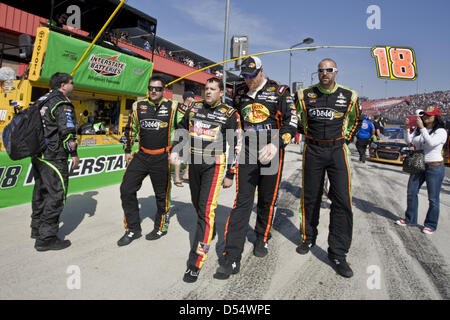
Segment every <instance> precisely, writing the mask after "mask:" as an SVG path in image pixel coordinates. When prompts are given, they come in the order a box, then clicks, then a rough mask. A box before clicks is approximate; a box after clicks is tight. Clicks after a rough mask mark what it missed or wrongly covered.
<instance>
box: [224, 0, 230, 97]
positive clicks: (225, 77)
mask: <svg viewBox="0 0 450 320" xmlns="http://www.w3.org/2000/svg"><path fill="white" fill-rule="evenodd" d="M229 15H230V0H227V4H226V8H225V35H224V39H223V61H226V60H227V53H228V23H229ZM222 80H223V88H224V94H223V97H222V102H225V98H226V95H227V63H226V62H225V63H224V64H223V75H222Z"/></svg>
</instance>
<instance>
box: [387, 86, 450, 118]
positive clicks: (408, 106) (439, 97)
mask: <svg viewBox="0 0 450 320" xmlns="http://www.w3.org/2000/svg"><path fill="white" fill-rule="evenodd" d="M430 105H433V106H436V107H438V108H439V109H440V110H441V111H442V116H443V118H444V119H447V118H449V117H450V90H449V91H435V92H431V93H422V94H416V95H411V96H409V97H405V98H404V100H403V101H402V102H400V103H399V104H397V105H395V106H393V107H391V108H387V109H384V110H383V115H384V116H385V117H386V118H388V119H390V120H394V121H403V119H405V117H406V116H408V115H414V114H415V112H416V110H418V109H423V108H424V107H425V106H430Z"/></svg>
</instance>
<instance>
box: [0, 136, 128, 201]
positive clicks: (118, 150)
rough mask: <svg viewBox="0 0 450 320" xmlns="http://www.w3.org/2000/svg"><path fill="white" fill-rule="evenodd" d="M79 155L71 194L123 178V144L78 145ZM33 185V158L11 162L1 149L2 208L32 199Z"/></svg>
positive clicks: (71, 176)
mask: <svg viewBox="0 0 450 320" xmlns="http://www.w3.org/2000/svg"><path fill="white" fill-rule="evenodd" d="M78 155H79V157H80V166H79V168H78V169H76V170H72V169H70V179H69V190H68V193H69V194H70V193H77V192H81V191H85V190H92V189H97V188H101V187H105V186H108V185H112V184H117V183H120V182H121V181H122V177H123V174H124V170H125V168H126V163H125V155H124V153H123V146H122V145H121V144H116V145H104V146H95V147H79V148H78ZM70 167H71V161H69V168H70ZM33 188H34V178H33V170H32V165H31V160H30V158H27V159H24V160H21V161H12V160H10V159H9V157H8V155H7V153H6V152H0V208H6V207H10V206H15V205H18V204H23V203H28V202H31V197H32V193H33Z"/></svg>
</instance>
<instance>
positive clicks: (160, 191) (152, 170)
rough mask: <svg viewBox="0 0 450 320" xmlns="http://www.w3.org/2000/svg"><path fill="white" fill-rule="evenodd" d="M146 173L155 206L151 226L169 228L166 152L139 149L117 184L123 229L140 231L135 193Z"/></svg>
mask: <svg viewBox="0 0 450 320" xmlns="http://www.w3.org/2000/svg"><path fill="white" fill-rule="evenodd" d="M149 174H150V180H151V181H152V185H153V190H154V192H155V198H156V207H157V212H156V214H155V224H154V226H155V229H157V230H160V231H167V229H168V227H169V210H170V189H171V181H170V164H169V158H168V154H167V153H163V154H159V155H149V154H146V153H144V152H143V151H139V152H138V153H136V154H135V156H134V157H133V159H132V160H131V162H130V164H129V165H128V167H127V169H126V171H125V174H124V176H123V180H122V184H121V185H120V198H121V199H122V208H123V211H124V213H125V217H124V224H125V229H126V231H132V232H136V231H139V232H140V231H141V230H142V229H141V222H140V218H139V203H138V200H137V196H136V194H137V191H138V190H139V189H140V188H141V186H142V181H143V180H144V179H145V177H146V176H147V175H149ZM147 210H148V209H147Z"/></svg>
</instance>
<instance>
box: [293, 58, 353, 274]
mask: <svg viewBox="0 0 450 320" xmlns="http://www.w3.org/2000/svg"><path fill="white" fill-rule="evenodd" d="M337 71H338V69H337V66H336V62H335V61H334V60H332V59H324V60H322V61H321V62H320V63H319V70H318V76H319V83H318V84H316V85H314V86H311V87H308V88H305V89H301V90H299V91H298V92H297V98H296V106H297V108H298V110H299V112H302V123H301V125H302V126H303V130H304V132H305V137H306V144H305V146H304V149H303V175H302V195H301V200H300V218H301V223H300V234H301V241H302V243H301V244H300V245H299V246H298V247H297V252H298V253H299V254H306V253H308V252H309V250H310V248H311V247H313V246H314V245H315V242H316V238H317V226H318V224H319V213H320V204H321V202H322V191H323V184H324V175H325V172H326V173H327V175H328V179H329V181H330V189H329V193H328V197H329V199H330V200H331V203H332V204H331V213H330V226H329V235H328V245H329V248H328V258H329V260H330V261H331V263H332V266H333V267H334V268H335V270H336V271H337V273H338V274H339V275H341V276H343V277H351V276H353V271H352V270H351V268H350V267H349V265H348V264H347V262H346V255H347V253H348V250H349V248H350V244H351V240H352V229H353V213H352V198H351V177H350V167H349V150H348V147H347V144H346V141H350V140H351V138H352V135H353V134H354V132H355V130H356V128H357V124H358V118H359V113H360V107H359V102H358V95H357V93H356V92H355V91H353V90H351V89H348V88H345V87H343V86H341V85H339V84H337V83H336V82H335V77H336V74H337Z"/></svg>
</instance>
